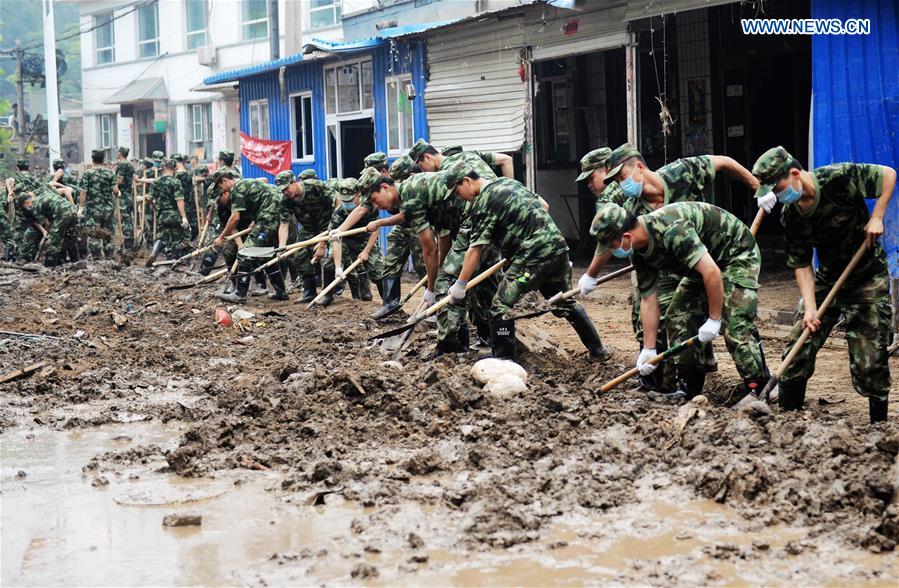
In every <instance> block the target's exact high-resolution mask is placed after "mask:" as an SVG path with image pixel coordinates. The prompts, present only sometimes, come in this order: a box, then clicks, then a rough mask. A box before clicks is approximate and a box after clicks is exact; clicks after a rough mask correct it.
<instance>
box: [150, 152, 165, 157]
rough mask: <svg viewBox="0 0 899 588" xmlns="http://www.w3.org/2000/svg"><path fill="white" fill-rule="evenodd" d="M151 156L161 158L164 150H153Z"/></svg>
mask: <svg viewBox="0 0 899 588" xmlns="http://www.w3.org/2000/svg"><path fill="white" fill-rule="evenodd" d="M152 157H153V159H162V158H164V157H165V151H158V150H157V151H154V152H153V154H152Z"/></svg>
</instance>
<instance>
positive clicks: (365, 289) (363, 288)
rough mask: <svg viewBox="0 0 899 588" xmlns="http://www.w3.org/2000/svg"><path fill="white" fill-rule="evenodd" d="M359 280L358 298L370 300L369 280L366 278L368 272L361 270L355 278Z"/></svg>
mask: <svg viewBox="0 0 899 588" xmlns="http://www.w3.org/2000/svg"><path fill="white" fill-rule="evenodd" d="M356 279H357V280H358V282H359V299H360V300H364V301H365V302H370V301H371V282H370V281H369V279H368V272H367V271H364V270H363V271H361V272H359V273H358V274H357V278H356Z"/></svg>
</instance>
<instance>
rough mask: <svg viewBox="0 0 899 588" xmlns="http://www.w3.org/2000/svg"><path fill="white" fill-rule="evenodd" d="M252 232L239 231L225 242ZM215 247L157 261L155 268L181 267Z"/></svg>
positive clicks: (207, 247)
mask: <svg viewBox="0 0 899 588" xmlns="http://www.w3.org/2000/svg"><path fill="white" fill-rule="evenodd" d="M251 230H252V229H251V228H246V229H244V230H242V231H238V232H236V233H234V234H233V235H228V236H227V237H225V241H233V240H234V239H237V238H238V237H243V236H244V235H246V234H247V233H249V232H250V231H251ZM214 246H215V244H214V243H210V244H209V245H206V246H205V247H200V248H199V249H196V250H194V251H191V252H190V253H188V254H187V255H182V256H181V257H179V258H178V259H165V260H163V261H155V262H153V267H159V266H161V265H171V266H176V265H179V264H181V263H184V262H185V261H188V260H189V259H192V258H194V257H197V256H199V255H202V254H203V253H205V252H206V251H209V250H210V249H212V248H213V247H214Z"/></svg>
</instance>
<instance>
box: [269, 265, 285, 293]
mask: <svg viewBox="0 0 899 588" xmlns="http://www.w3.org/2000/svg"><path fill="white" fill-rule="evenodd" d="M266 271H267V272H268V279H269V281H270V282H271V283H272V290H274V292H272V293H271V294H269V295H268V297H269V298H271V299H272V300H289V299H290V297H289V296H288V295H287V285H286V284H285V283H284V274H283V273H281V265H280V264H275V265H274V266H272V267H270V268H266Z"/></svg>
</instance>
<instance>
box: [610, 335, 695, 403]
mask: <svg viewBox="0 0 899 588" xmlns="http://www.w3.org/2000/svg"><path fill="white" fill-rule="evenodd" d="M697 341H699V336H695V337H690V338H689V339H687V340H686V341H684V342H683V343H680V344H678V345H675V346H674V347H672V348H670V349H666V350H665V351H664V352H662V353H660V354H658V355H656V356H655V357H653V358H652V359H650V360H649V361H648V362H646V363H648V364H650V365H656V364H658V363H659V362H660V361H662V360H663V359H665V358H666V357H671V356H672V355H676V354H678V353H680V352H681V351H683V350H684V349H686V348H687V347H692V346H693V345H695V344H696V342H697ZM639 373H640V370H639V369H637V368H635V367H634V368H631V369H629V370H627V371H626V372H624V373H623V374H621V375H620V376H618V377H617V378H615V379H614V380H609V381H608V382H606V383H605V384H603V385H602V387H601V388H600V389H599V391H600V392H602V393H606V392H608V391H609V390H611V389H612V388H614V387H615V386H617V385H618V384H620V383H622V382H626V381H627V380H630V379H631V378H633V377H634V376H636V375H637V374H639Z"/></svg>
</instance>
